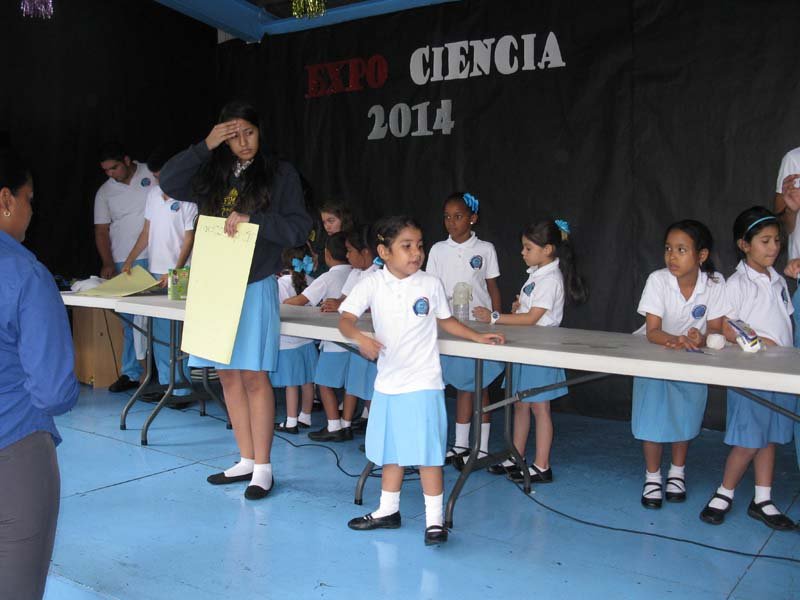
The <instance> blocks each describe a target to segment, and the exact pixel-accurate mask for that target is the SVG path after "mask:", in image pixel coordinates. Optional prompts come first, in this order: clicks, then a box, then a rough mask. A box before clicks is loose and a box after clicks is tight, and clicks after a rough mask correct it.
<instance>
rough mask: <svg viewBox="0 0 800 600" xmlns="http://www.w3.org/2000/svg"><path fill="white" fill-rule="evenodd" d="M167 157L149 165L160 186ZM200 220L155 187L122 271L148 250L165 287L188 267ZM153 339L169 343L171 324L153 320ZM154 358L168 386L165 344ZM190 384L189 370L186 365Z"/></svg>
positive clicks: (181, 392)
mask: <svg viewBox="0 0 800 600" xmlns="http://www.w3.org/2000/svg"><path fill="white" fill-rule="evenodd" d="M167 158H169V157H168V156H166V155H164V154H163V153H159V152H156V153H154V154H153V156H151V157H150V159H149V160H148V161H147V166H148V168H149V169H150V171H151V172H152V173H153V177H154V178H155V180H156V183H158V174H159V171H161V167H162V166H164V163H165V162H166V159H167ZM196 219H197V205H196V204H194V203H193V202H181V201H180V200H175V199H174V198H170V197H169V196H167V195H166V194H165V193H164V192H163V191H162V190H161V188H160V187H159V186H158V185H155V186H152V189H151V190H150V193H149V194H148V195H147V202H146V205H145V210H144V226H143V227H142V230H141V232H140V233H139V237H138V239H137V240H136V243H135V244H134V246H133V248H132V249H131V252H130V254H129V255H128V258H127V260H126V261H125V263H124V264H123V265H122V269H120V270H121V271H122V272H123V273H130V270H131V268H132V267H133V264H134V262H135V261H136V258H137V257H138V256H139V254H140V253H141V252H142V251H143V250H144V249H145V248H146V249H147V250H148V252H149V254H150V264H149V271H150V273H152V275H153V277H155V278H156V279H158V280H159V285H160V286H161V287H166V285H167V277H168V275H169V270H170V269H181V268H183V267H184V266H186V265H187V264H189V256H190V254H191V252H192V245H193V244H194V224H195V221H196ZM153 336H154V337H155V338H156V339H157V340H160V341H164V342H166V341H168V340H169V321H168V320H167V319H153ZM153 355H154V356H153V358H154V359H155V361H156V367H157V368H158V381H159V383H161V384H163V385H166V384H168V383H169V348H168V347H167V346H165V345H163V344H154V345H153ZM183 369H184V374H185V375H186V379H187V381H190V379H189V370H188V368H187V367H186V365H185V364H184V365H183ZM190 392H191V390H188V389H177V390H175V391H174V392H173V395H175V396H185V395H188V394H189V393H190Z"/></svg>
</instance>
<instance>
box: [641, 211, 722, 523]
mask: <svg viewBox="0 0 800 600" xmlns="http://www.w3.org/2000/svg"><path fill="white" fill-rule="evenodd" d="M712 250H713V240H712V238H711V232H710V231H709V230H708V227H706V226H705V225H703V224H702V223H700V222H699V221H693V220H685V221H678V222H677V223H673V224H672V225H670V226H669V227H667V231H666V233H665V234H664V263H665V265H666V266H665V268H663V269H659V270H658V271H654V272H653V273H651V274H650V276H649V277H648V278H647V283H646V284H645V287H644V291H643V292H642V299H641V300H640V302H639V308H638V312H639V314H640V315H642V316H644V317H645V319H646V322H645V324H644V325H643V326H642V327H641V329H639V330H638V331H637V332H636V333H637V334H645V335H646V336H647V340H648V341H649V342H651V343H653V344H660V345H662V346H664V347H666V348H670V349H672V350H678V351H680V350H683V351H690V352H695V351H699V349H700V348H702V347H703V346H705V343H706V338H707V336H708V335H709V334H719V333H720V332H721V331H722V322H723V318H724V317H725V315H726V314H727V313H728V312H729V307H728V304H727V301H726V298H725V280H724V278H723V277H722V275H720V274H719V273H717V272H716V269H715V268H714V263H713V261H712V260H711V251H712ZM707 398H708V387H707V386H706V385H705V384H702V383H687V382H680V381H667V380H663V379H650V378H646V377H634V379H633V410H632V414H631V429H632V430H633V435H634V437H635V438H636V439H638V440H642V450H643V452H644V459H645V467H646V469H645V482H644V486H643V488H642V498H641V503H642V506H644V507H645V508H656V509H657V508H661V504H662V499H663V496H664V494H662V492H663V491H664V490H663V484H664V482H663V480H662V476H661V457H662V454H663V445H664V444H670V445H671V451H672V462H671V464H670V467H669V472H668V473H667V481H666V484H667V486H666V499H667V502H683V501H684V500H686V457H687V454H688V452H689V442H690V441H691V440H692V439H694V438H695V437H697V435H698V434H699V433H700V426H701V425H702V423H703V415H704V414H705V409H706V400H707Z"/></svg>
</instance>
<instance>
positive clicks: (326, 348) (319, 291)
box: [303, 265, 353, 352]
mask: <svg viewBox="0 0 800 600" xmlns="http://www.w3.org/2000/svg"><path fill="white" fill-rule="evenodd" d="M352 270H353V267H351V266H350V265H336V266H334V267H331V268H330V269H329V270H328V271H326V272H325V273H323V274H322V275H320V276H319V277H317V278H316V279H315V280H314V281H313V282H312V283H311V285H309V286H308V287H307V288H306V289H305V290H303V296H305V297H306V298H308V303H309V304H310V305H311V306H319V304H320V302H322V301H323V300H325V299H326V298H340V297H341V295H342V286H343V285H344V282H345V281H347V277H348V275H350V272H351V271H352ZM320 350H322V351H323V352H347V350H346V349H345V348H342V347H341V346H337V345H336V344H335V343H334V342H322V343H321V344H320Z"/></svg>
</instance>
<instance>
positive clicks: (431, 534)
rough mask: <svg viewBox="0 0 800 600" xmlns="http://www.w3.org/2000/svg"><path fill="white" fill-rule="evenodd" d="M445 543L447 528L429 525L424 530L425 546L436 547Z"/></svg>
mask: <svg viewBox="0 0 800 600" xmlns="http://www.w3.org/2000/svg"><path fill="white" fill-rule="evenodd" d="M446 541H447V527H444V526H442V525H431V526H430V527H428V528H427V529H426V530H425V545H426V546H436V545H438V544H444V543H445V542H446Z"/></svg>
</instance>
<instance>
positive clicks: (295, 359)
mask: <svg viewBox="0 0 800 600" xmlns="http://www.w3.org/2000/svg"><path fill="white" fill-rule="evenodd" d="M318 358H319V352H318V351H317V347H316V345H314V343H313V342H309V343H308V344H303V345H302V346H300V347H299V348H292V349H290V350H281V351H280V352H279V353H278V369H277V370H276V371H275V372H274V373H273V374H272V375H271V376H270V380H271V381H272V386H273V387H286V386H289V385H303V384H304V383H311V382H312V381H314V373H315V372H316V370H317V360H318Z"/></svg>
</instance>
